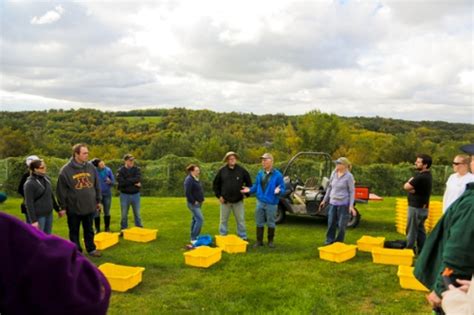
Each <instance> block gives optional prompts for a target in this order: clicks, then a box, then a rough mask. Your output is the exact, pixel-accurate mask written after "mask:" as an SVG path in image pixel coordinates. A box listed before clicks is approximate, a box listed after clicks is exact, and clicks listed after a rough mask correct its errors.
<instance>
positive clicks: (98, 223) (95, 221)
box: [94, 217, 100, 233]
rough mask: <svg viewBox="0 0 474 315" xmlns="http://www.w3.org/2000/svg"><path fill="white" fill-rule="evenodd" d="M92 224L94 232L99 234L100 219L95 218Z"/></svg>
mask: <svg viewBox="0 0 474 315" xmlns="http://www.w3.org/2000/svg"><path fill="white" fill-rule="evenodd" d="M94 223H95V232H96V233H100V217H95V218H94Z"/></svg>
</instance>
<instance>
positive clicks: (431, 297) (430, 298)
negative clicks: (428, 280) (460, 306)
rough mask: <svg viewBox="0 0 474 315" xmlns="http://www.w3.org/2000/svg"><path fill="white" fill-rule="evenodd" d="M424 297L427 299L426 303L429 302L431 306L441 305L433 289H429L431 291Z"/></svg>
mask: <svg viewBox="0 0 474 315" xmlns="http://www.w3.org/2000/svg"><path fill="white" fill-rule="evenodd" d="M426 299H427V300H428V303H430V305H431V307H433V308H437V307H440V306H441V299H440V297H439V296H438V294H436V292H435V291H431V293H430V294H428V295H427V296H426Z"/></svg>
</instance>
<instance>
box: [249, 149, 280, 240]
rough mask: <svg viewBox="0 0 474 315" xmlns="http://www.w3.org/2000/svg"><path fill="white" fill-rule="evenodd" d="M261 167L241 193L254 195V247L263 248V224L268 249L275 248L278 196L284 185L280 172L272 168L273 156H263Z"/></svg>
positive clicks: (266, 154) (268, 154) (267, 154)
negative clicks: (255, 224) (255, 240)
mask: <svg viewBox="0 0 474 315" xmlns="http://www.w3.org/2000/svg"><path fill="white" fill-rule="evenodd" d="M260 159H261V160H262V167H263V169H261V170H260V171H259V172H258V174H257V179H256V180H255V183H254V184H253V186H252V187H251V188H249V187H244V188H243V189H242V190H241V192H242V193H244V194H247V193H250V194H256V196H257V208H256V209H255V221H256V223H257V242H256V243H255V244H254V247H255V248H257V247H260V246H263V235H264V232H265V224H266V225H267V228H268V247H271V248H273V247H275V245H274V243H273V240H274V238H275V227H276V225H275V216H276V212H277V209H278V202H279V201H280V199H279V198H278V196H280V195H283V194H284V193H285V183H284V181H283V175H282V174H281V173H280V171H278V170H276V169H274V168H273V161H274V160H273V155H271V154H270V153H265V154H263V155H262V156H261V157H260Z"/></svg>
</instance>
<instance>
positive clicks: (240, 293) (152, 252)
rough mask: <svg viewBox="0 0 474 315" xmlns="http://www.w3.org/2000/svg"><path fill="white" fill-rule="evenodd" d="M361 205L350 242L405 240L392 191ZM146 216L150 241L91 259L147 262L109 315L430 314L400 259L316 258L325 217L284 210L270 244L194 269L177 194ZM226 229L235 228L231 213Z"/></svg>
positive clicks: (209, 213) (208, 215) (211, 209)
mask: <svg viewBox="0 0 474 315" xmlns="http://www.w3.org/2000/svg"><path fill="white" fill-rule="evenodd" d="M19 204H20V199H15V198H10V199H9V200H7V202H5V203H4V204H2V205H0V207H1V208H0V209H1V210H2V211H6V212H8V213H10V214H13V215H16V216H19V217H20V213H19ZM254 206H255V199H254V198H250V199H249V200H247V201H246V213H247V217H246V220H247V228H248V230H249V236H250V238H251V240H253V241H254V240H255V228H254V219H253V211H254ZM358 208H359V210H360V212H361V213H362V221H361V223H360V225H359V226H358V227H357V228H355V229H350V230H348V232H347V234H346V243H352V244H355V243H356V241H357V239H359V238H360V237H361V236H362V235H372V236H385V237H386V238H387V239H402V238H403V236H402V235H400V234H397V233H396V232H395V227H394V221H395V219H394V217H395V214H394V213H395V210H394V209H395V198H386V199H385V200H384V201H383V202H371V203H369V204H368V205H362V206H359V207H358ZM203 212H204V216H205V223H204V228H203V231H202V232H203V234H205V233H208V234H211V235H215V234H217V231H218V220H219V208H218V202H217V200H216V199H215V198H208V200H207V201H206V203H205V205H204V207H203ZM130 215H131V214H130ZM142 218H143V222H144V225H145V227H148V228H158V229H159V232H158V238H157V240H156V241H154V242H151V243H147V244H140V243H133V242H129V241H125V240H120V243H119V244H118V245H115V246H114V247H111V248H109V249H107V250H105V251H104V256H103V257H102V258H97V259H93V262H94V263H96V264H97V265H99V264H101V263H104V262H112V263H118V264H123V265H130V266H143V267H145V268H146V270H145V272H144V275H143V282H142V283H141V284H140V285H139V286H137V287H136V288H134V289H132V290H131V291H129V292H127V293H115V292H114V293H113V295H112V298H111V303H110V309H109V314H142V315H143V314H163V313H167V314H176V313H179V314H181V313H193V314H194V313H212V314H227V313H246V314H248V313H254V314H263V313H274V314H430V313H431V310H430V308H429V306H428V305H427V303H426V302H425V298H424V296H425V293H423V292H417V291H407V290H402V289H400V287H399V283H398V277H397V275H396V273H397V267H396V266H387V265H376V264H373V263H372V259H371V256H370V254H369V253H362V252H359V253H357V256H356V258H354V259H352V260H350V261H348V262H345V263H341V264H336V263H331V262H326V261H322V260H320V259H319V257H318V252H317V247H318V246H321V245H322V244H323V241H324V235H325V231H326V223H325V221H324V220H320V219H312V218H301V217H288V216H287V220H286V222H285V223H284V224H282V225H279V226H278V227H277V230H276V237H275V241H276V246H277V247H276V248H275V249H269V248H267V247H265V248H261V249H258V250H257V249H253V248H249V250H248V252H247V253H246V254H234V255H230V254H226V253H223V257H222V260H221V261H220V262H219V263H217V264H216V265H214V266H212V267H210V268H209V269H197V268H192V267H188V266H186V265H185V264H184V258H183V252H185V250H184V246H185V244H186V243H187V242H188V240H189V231H188V230H189V223H190V218H191V215H190V212H189V210H187V208H186V207H185V204H184V199H183V198H152V197H148V198H146V197H145V198H142ZM131 222H133V219H132V217H131V216H130V219H129V223H131ZM112 228H113V229H114V230H116V231H117V230H118V229H119V202H118V199H117V198H114V200H113V202H112ZM230 232H231V233H235V221H234V220H233V218H231V220H230ZM53 233H55V234H58V235H60V236H62V237H66V235H67V226H66V220H65V219H57V218H55V221H54V226H53ZM252 243H253V242H252Z"/></svg>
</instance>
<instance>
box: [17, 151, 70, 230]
mask: <svg viewBox="0 0 474 315" xmlns="http://www.w3.org/2000/svg"><path fill="white" fill-rule="evenodd" d="M29 168H30V172H31V175H30V177H28V179H27V180H26V183H25V185H24V191H25V205H26V211H27V212H28V217H29V219H30V222H31V225H32V226H34V227H36V228H38V229H40V230H42V231H43V232H45V233H46V234H51V232H52V229H53V209H54V210H56V211H57V212H58V215H59V217H62V216H64V215H65V211H59V206H58V204H57V202H56V199H55V198H54V194H53V190H52V188H51V181H50V179H49V178H48V176H46V164H45V163H44V161H43V160H34V161H32V162H31V163H30V165H29Z"/></svg>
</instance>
